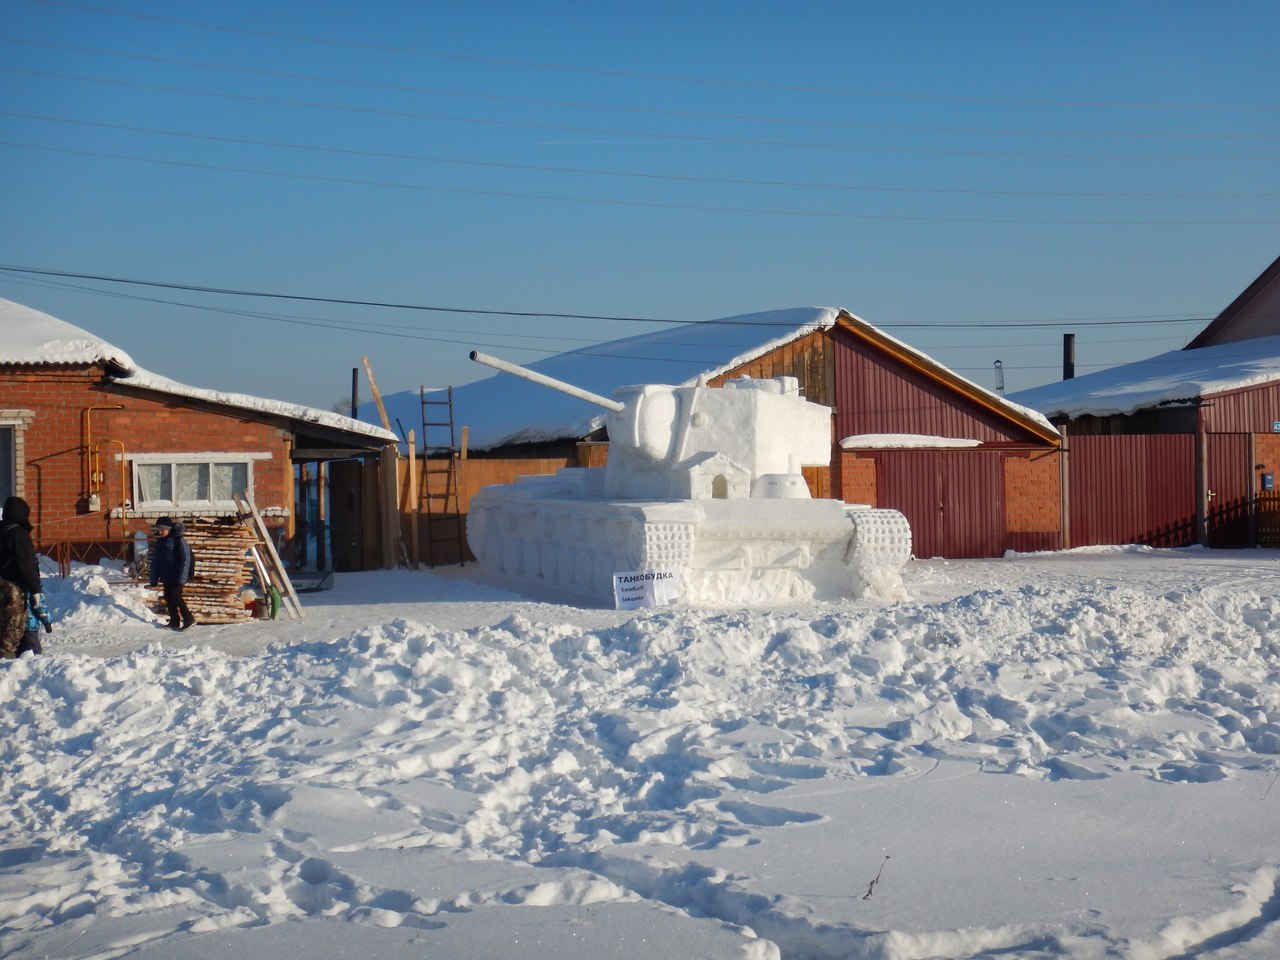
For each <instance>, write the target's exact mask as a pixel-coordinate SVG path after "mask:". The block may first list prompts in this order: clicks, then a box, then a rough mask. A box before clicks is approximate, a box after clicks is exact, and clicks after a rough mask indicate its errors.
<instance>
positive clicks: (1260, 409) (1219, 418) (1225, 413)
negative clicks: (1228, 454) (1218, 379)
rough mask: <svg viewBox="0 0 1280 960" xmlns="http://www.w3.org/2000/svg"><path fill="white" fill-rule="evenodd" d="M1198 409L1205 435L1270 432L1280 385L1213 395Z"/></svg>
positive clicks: (1279, 409)
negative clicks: (1207, 433)
mask: <svg viewBox="0 0 1280 960" xmlns="http://www.w3.org/2000/svg"><path fill="white" fill-rule="evenodd" d="M1206 399H1207V400H1208V404H1207V405H1206V406H1204V407H1202V408H1201V415H1202V416H1203V417H1204V427H1205V430H1207V431H1208V432H1209V433H1211V434H1213V433H1271V432H1272V426H1271V425H1272V424H1273V423H1274V422H1275V421H1277V420H1280V384H1275V383H1272V384H1266V385H1263V386H1257V387H1250V388H1248V389H1245V390H1235V391H1232V392H1231V393H1219V394H1214V395H1212V396H1210V397H1208V398H1206Z"/></svg>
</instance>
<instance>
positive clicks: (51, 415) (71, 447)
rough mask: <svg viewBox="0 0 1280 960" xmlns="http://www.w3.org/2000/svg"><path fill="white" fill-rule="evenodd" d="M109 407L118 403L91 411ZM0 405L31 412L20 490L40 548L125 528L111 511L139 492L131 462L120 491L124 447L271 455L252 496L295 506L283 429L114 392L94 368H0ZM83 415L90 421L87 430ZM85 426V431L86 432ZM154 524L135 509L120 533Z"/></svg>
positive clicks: (260, 466)
mask: <svg viewBox="0 0 1280 960" xmlns="http://www.w3.org/2000/svg"><path fill="white" fill-rule="evenodd" d="M90 407H112V408H116V407H118V408H119V409H94V410H92V411H90V412H89V413H88V414H86V412H85V411H86V410H87V409H88V408H90ZM0 410H6V411H14V410H23V411H27V412H29V413H30V414H32V417H31V418H30V420H29V425H28V427H27V429H26V430H25V431H24V433H23V439H24V445H23V450H22V454H23V460H24V462H25V472H24V475H23V476H22V478H21V479H20V484H19V485H20V492H21V494H22V496H23V497H24V498H25V499H26V500H27V502H28V503H30V504H31V522H32V524H33V525H34V526H35V527H36V530H35V533H34V538H35V539H36V541H37V543H39V544H40V545H41V546H42V547H43V546H47V545H50V544H52V543H55V542H57V541H60V540H100V539H109V538H114V537H119V536H121V535H122V531H121V521H120V519H119V518H118V517H116V518H112V517H110V515H109V511H110V510H111V509H112V508H116V507H119V506H120V504H121V502H122V500H123V499H124V498H126V497H129V498H131V497H132V496H133V490H132V483H133V476H132V470H131V468H130V467H129V466H128V465H126V468H125V475H124V484H125V489H124V490H123V491H122V490H121V472H120V461H119V459H118V455H119V453H120V449H121V446H122V445H123V448H124V450H125V452H126V453H130V454H136V453H205V452H217V453H240V452H254V453H270V454H271V456H272V459H271V460H258V461H255V462H254V464H253V484H254V497H255V500H256V502H257V504H258V506H259V508H260V509H263V510H267V509H269V508H271V507H285V508H288V509H289V510H290V513H292V505H293V504H292V498H293V484H292V480H291V477H292V465H291V463H290V461H289V457H288V439H289V435H288V433H287V432H286V431H283V430H279V429H277V428H275V427H270V426H266V425H265V424H261V423H256V422H253V421H251V420H243V419H240V418H239V417H236V416H226V415H222V414H217V413H209V412H205V411H201V410H192V409H189V408H185V407H182V406H179V405H177V404H176V403H165V402H160V401H156V400H149V399H141V398H137V397H130V396H125V395H124V394H121V393H115V392H112V389H111V386H110V384H104V383H103V374H102V370H101V369H98V368H91V369H88V370H86V369H84V368H71V367H65V368H56V367H55V368H41V369H40V370H38V371H36V370H23V369H21V368H14V367H8V368H4V369H3V370H0ZM86 421H87V429H86ZM86 433H87V434H88V435H87V436H86ZM91 447H96V448H97V449H98V458H97V463H98V470H99V471H100V472H101V473H102V474H103V477H102V480H101V481H100V483H99V484H98V490H99V494H100V496H101V500H102V509H101V510H99V511H98V512H96V513H90V512H89V511H88V504H87V501H86V499H85V495H86V493H87V492H88V486H89V479H88V477H89V457H88V453H89V451H90V449H91ZM149 527H150V519H149V518H139V517H129V518H126V520H125V521H124V533H125V534H126V535H132V534H133V533H134V532H135V531H137V530H146V529H149Z"/></svg>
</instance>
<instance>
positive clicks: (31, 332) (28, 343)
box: [0, 299, 397, 441]
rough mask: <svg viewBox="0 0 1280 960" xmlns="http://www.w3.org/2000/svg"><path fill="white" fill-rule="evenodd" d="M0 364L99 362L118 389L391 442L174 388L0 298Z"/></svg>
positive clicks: (301, 412) (53, 320) (337, 422)
mask: <svg viewBox="0 0 1280 960" xmlns="http://www.w3.org/2000/svg"><path fill="white" fill-rule="evenodd" d="M0 330H2V331H3V335H2V336H0V365H4V364H10V365H15V366H51V365H58V364H70V365H80V364H84V365H91V364H96V363H101V364H103V365H104V366H106V367H107V368H108V376H110V378H111V379H112V381H114V382H115V383H118V384H121V385H122V386H129V387H136V388H138V389H143V390H153V391H156V392H159V393H167V394H171V395H173V396H178V397H187V398H189V399H192V400H202V401H205V402H208V403H216V404H220V405H223V406H228V407H236V408H238V409H241V410H252V411H254V412H257V413H264V414H270V415H274V416H279V417H286V418H288V419H291V420H299V421H303V422H306V423H314V424H316V425H318V426H324V427H329V428H332V429H334V430H341V431H345V432H347V433H355V434H359V435H361V436H365V437H372V438H375V439H378V440H383V441H390V440H395V439H397V438H396V435H395V434H394V433H390V432H388V431H387V430H384V429H382V427H380V426H373V425H371V424H369V423H364V422H361V421H359V420H353V419H351V418H350V417H344V416H343V415H342V414H340V413H332V412H330V411H328V410H318V409H316V408H315V407H306V406H302V405H301V404H296V403H287V402H285V401H283V400H268V399H266V398H265V397H255V396H250V395H249V394H244V393H226V392H223V391H221V390H209V389H205V388H203V387H192V386H188V385H187V384H185V383H178V382H177V381H176V380H170V379H169V378H167V377H162V376H160V375H159V374H155V373H152V372H151V371H149V370H146V369H144V368H142V367H140V366H138V364H136V363H135V362H134V361H133V358H132V357H130V356H129V355H128V354H127V353H125V352H124V351H123V350H121V349H119V348H118V347H115V346H112V345H111V344H109V343H107V342H106V341H105V340H102V339H100V338H98V337H95V336H93V334H91V333H88V332H86V331H84V330H81V329H80V328H79V327H76V326H72V325H71V324H69V323H67V322H66V321H65V320H59V319H58V318H57V317H53V316H50V315H49V314H47V313H41V312H40V311H39V310H33V309H31V308H30V307H26V306H23V305H22V304H20V303H14V302H13V301H12V300H4V299H0Z"/></svg>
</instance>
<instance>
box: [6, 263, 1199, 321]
mask: <svg viewBox="0 0 1280 960" xmlns="http://www.w3.org/2000/svg"><path fill="white" fill-rule="evenodd" d="M0 273H8V274H17V275H19V276H26V275H29V276H38V277H61V278H65V279H72V280H93V281H97V282H100V283H119V284H126V285H130V286H142V287H155V288H158V289H164V290H183V291H187V292H190V293H209V294H217V295H221V296H232V297H259V298H263V299H270V300H297V301H302V302H307V303H328V304H337V305H342V306H358V307H376V308H384V309H394V310H417V311H426V312H432V313H461V314H471V315H478V316H502V317H543V318H547V319H562V320H617V321H625V322H628V323H663V324H686V323H691V322H698V323H700V324H703V325H710V326H751V327H765V326H777V327H785V328H793V327H795V324H794V323H789V322H784V321H777V322H775V323H760V322H754V321H742V320H733V319H732V318H723V319H716V320H702V321H689V320H677V319H672V318H670V317H636V316H614V315H608V314H590V313H553V312H545V311H535V310H494V309H481V308H476V307H445V306H438V305H427V304H415V303H394V302H390V301H380V300H349V299H343V298H339V297H318V296H312V295H307V294H294V293H274V292H266V291H259V290H238V289H234V288H229V287H209V286H199V285H195V284H184V283H171V282H165V281H160V280H139V279H134V278H127V277H112V276H105V275H102V274H90V273H73V272H71V271H66V270H49V269H44V268H39V267H22V266H15V265H12V264H0ZM1212 319H1213V318H1212V317H1205V316H1168V315H1165V316H1145V317H1143V316H1139V317H1097V318H1092V319H1086V318H1079V317H1060V318H1056V319H1047V320H1044V319H1042V320H1021V321H1008V322H999V321H956V322H950V321H949V322H947V323H946V324H937V323H920V322H910V321H907V322H900V323H885V324H876V326H877V327H880V328H882V329H890V328H893V329H900V328H901V329H905V328H914V329H933V330H937V329H940V328H941V329H1013V328H1036V327H1061V326H1078V327H1097V326H1103V327H1108V326H1129V325H1149V324H1163V323H1199V324H1205V323H1208V322H1209V321H1210V320H1212Z"/></svg>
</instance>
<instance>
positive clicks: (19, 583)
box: [0, 497, 53, 658]
mask: <svg viewBox="0 0 1280 960" xmlns="http://www.w3.org/2000/svg"><path fill="white" fill-rule="evenodd" d="M40 624H43V625H44V628H45V630H46V631H51V630H53V625H52V624H51V623H50V622H49V612H48V610H46V609H45V605H44V593H43V591H42V589H41V586H40V565H39V564H38V563H37V562H36V548H35V545H34V544H32V542H31V507H30V506H29V505H28V504H27V501H25V500H23V499H22V498H21V497H10V498H9V499H8V500H6V501H5V502H4V511H3V513H0V657H6V658H12V657H20V656H22V655H23V654H24V653H28V652H30V653H40V652H41V646H40V631H39V630H38V629H37V627H38V625H40Z"/></svg>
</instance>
